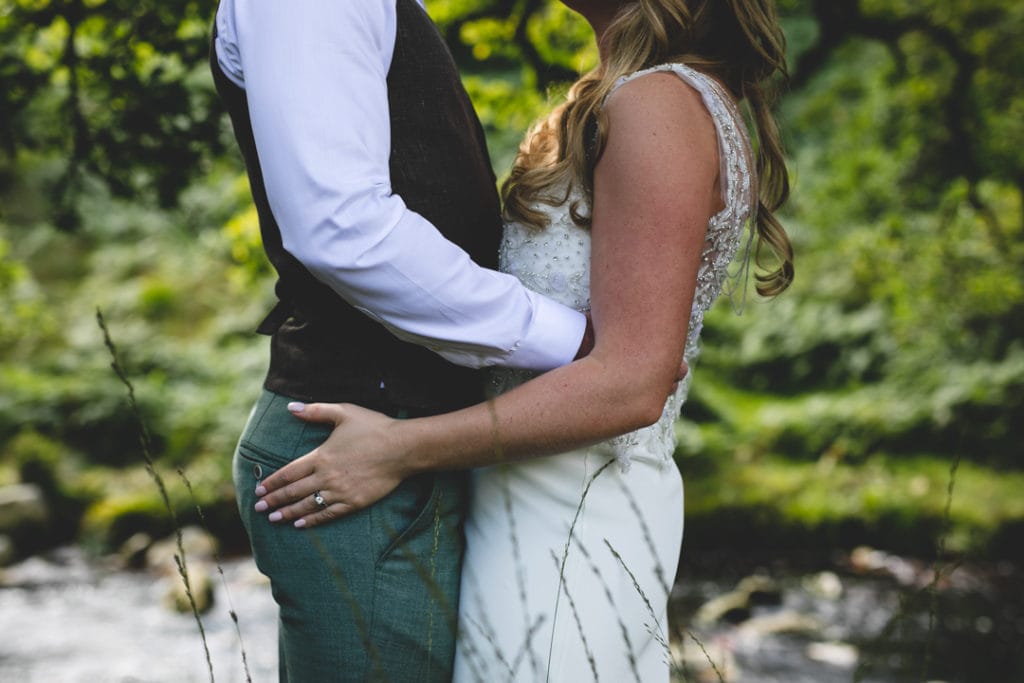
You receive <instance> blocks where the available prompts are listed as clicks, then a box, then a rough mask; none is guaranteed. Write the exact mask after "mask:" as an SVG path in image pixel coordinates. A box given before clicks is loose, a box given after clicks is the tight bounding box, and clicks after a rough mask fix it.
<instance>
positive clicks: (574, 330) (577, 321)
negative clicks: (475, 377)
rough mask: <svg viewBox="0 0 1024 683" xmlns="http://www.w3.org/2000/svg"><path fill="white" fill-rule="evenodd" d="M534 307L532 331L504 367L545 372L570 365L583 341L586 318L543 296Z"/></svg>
mask: <svg viewBox="0 0 1024 683" xmlns="http://www.w3.org/2000/svg"><path fill="white" fill-rule="evenodd" d="M533 304H534V309H533V321H532V323H531V325H530V328H529V331H528V332H527V334H526V336H525V337H523V339H521V340H520V341H519V343H518V344H516V347H515V348H514V349H512V351H511V352H510V353H509V354H508V356H507V357H506V358H505V360H504V361H503V362H502V365H504V366H505V367H510V368H525V369H529V370H541V371H545V370H552V369H554V368H558V367H561V366H563V365H567V364H568V363H571V362H572V360H573V359H574V358H575V357H576V352H577V351H579V348H580V342H581V341H583V333H584V331H585V330H586V327H587V318H586V316H585V315H583V314H582V313H580V312H579V311H575V310H573V309H571V308H569V307H568V306H563V305H562V304H560V303H557V302H555V301H552V300H551V299H548V298H545V297H542V296H537V297H534V300H533Z"/></svg>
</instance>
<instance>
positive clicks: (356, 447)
mask: <svg viewBox="0 0 1024 683" xmlns="http://www.w3.org/2000/svg"><path fill="white" fill-rule="evenodd" d="M288 410H290V411H291V413H292V414H293V415H294V416H295V417H297V418H299V419H301V420H306V421H307V422H329V423H332V424H333V425H334V431H333V432H331V435H330V436H329V437H328V438H327V440H326V441H325V442H324V443H322V444H320V446H318V447H317V448H315V449H313V450H312V451H310V452H309V453H307V454H306V455H304V456H302V457H301V458H298V459H296V460H293V461H292V462H291V463H289V464H287V465H285V466H284V467H282V468H281V469H279V470H278V471H277V472H275V473H274V474H272V475H270V476H269V477H267V478H266V479H264V480H263V481H262V482H261V483H260V485H259V486H258V487H257V488H256V495H257V496H259V497H260V499H259V501H258V502H257V503H256V511H257V512H264V511H267V510H270V511H271V513H270V515H269V519H270V521H271V522H292V523H293V524H294V525H295V526H296V527H299V528H303V527H306V528H308V527H313V526H316V525H318V524H323V523H325V522H330V521H331V520H334V519H337V518H339V517H343V516H345V515H347V514H351V513H353V512H355V511H356V510H360V509H362V508H364V507H367V506H368V505H371V504H373V503H375V502H377V501H378V500H380V499H381V498H383V497H384V496H386V495H387V494H389V493H391V491H393V490H394V489H395V487H396V486H398V484H399V483H400V482H401V481H402V480H403V479H404V478H405V477H406V476H408V475H409V474H412V472H411V471H410V470H408V469H407V467H406V465H405V463H404V462H403V460H404V457H403V456H404V449H403V448H402V446H401V444H400V442H399V441H398V439H396V438H395V435H394V427H395V425H396V424H398V423H399V422H400V421H399V420H394V419H392V418H390V417H387V416H385V415H382V414H380V413H377V412H374V411H372V410H367V409H365V408H360V407H359V406H355V405H351V404H347V403H312V404H309V405H306V404H302V403H289V404H288Z"/></svg>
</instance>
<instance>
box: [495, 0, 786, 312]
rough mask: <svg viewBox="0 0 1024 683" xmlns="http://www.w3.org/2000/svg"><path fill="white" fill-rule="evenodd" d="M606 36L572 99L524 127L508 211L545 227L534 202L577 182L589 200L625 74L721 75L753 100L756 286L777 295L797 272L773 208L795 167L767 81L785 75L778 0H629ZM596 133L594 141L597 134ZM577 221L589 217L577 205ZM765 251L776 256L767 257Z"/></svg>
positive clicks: (561, 198)
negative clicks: (790, 166) (607, 104)
mask: <svg viewBox="0 0 1024 683" xmlns="http://www.w3.org/2000/svg"><path fill="white" fill-rule="evenodd" d="M602 40H603V41H605V42H606V44H607V47H608V48H609V49H608V50H607V53H608V55H609V57H608V58H607V59H606V60H604V61H603V62H602V63H601V65H599V66H598V67H597V68H595V69H594V70H592V71H591V72H589V73H587V74H585V75H584V76H583V77H581V78H580V79H579V80H578V81H576V83H575V84H574V85H573V86H572V88H570V90H569V94H568V97H567V98H566V101H565V102H564V103H562V104H560V105H559V106H558V107H556V108H555V109H554V110H553V111H552V112H551V114H550V115H549V116H548V117H546V118H545V119H543V120H542V121H540V122H539V123H538V124H536V125H535V126H534V127H533V128H532V129H531V130H530V132H529V133H528V134H527V136H526V138H525V140H524V141H523V143H522V145H520V148H519V153H518V155H517V157H516V161H515V163H514V165H513V168H512V171H511V173H510V175H509V177H508V179H507V180H506V181H505V183H504V185H503V186H502V196H503V199H504V201H505V211H506V214H507V215H508V216H509V217H510V218H511V219H513V220H516V221H520V222H523V223H525V224H527V225H533V226H536V227H538V228H543V227H546V225H547V219H546V216H545V214H544V212H543V211H541V210H539V209H538V208H537V204H538V203H541V204H549V205H556V204H560V203H562V202H565V201H567V200H568V198H569V192H570V188H573V187H575V188H577V189H578V190H579V191H581V192H582V195H583V197H584V198H585V201H586V205H587V206H590V205H591V200H592V198H593V190H594V177H593V176H594V165H595V163H596V160H597V159H599V158H600V156H601V152H602V151H603V149H604V145H605V141H606V139H607V134H608V126H607V121H606V120H605V116H604V113H603V111H602V104H603V102H604V100H605V97H607V95H608V93H610V92H611V90H612V88H613V87H614V85H615V83H616V81H617V80H618V79H619V78H620V77H622V76H625V75H628V74H631V73H633V72H635V71H639V70H641V69H645V68H648V67H651V66H656V65H658V64H664V63H667V62H677V63H684V64H687V65H688V66H690V67H691V68H694V69H697V70H699V71H702V72H703V73H706V74H708V75H709V76H711V77H713V78H715V79H717V80H718V81H719V82H721V83H722V84H723V85H724V86H725V87H726V88H727V89H728V90H729V92H730V93H731V94H732V95H733V96H734V97H735V98H736V99H737V100H738V101H740V102H746V105H747V108H748V111H749V115H750V118H751V120H752V123H753V127H754V129H755V131H756V151H757V164H756V173H757V178H758V183H757V187H758V199H757V212H756V216H755V217H754V225H753V230H754V233H755V234H756V236H757V248H756V250H755V254H756V256H755V262H756V263H757V266H758V268H759V269H761V270H762V271H763V272H759V273H758V274H757V275H756V279H757V287H756V288H757V292H758V294H760V295H762V296H774V295H776V294H779V293H781V292H782V291H784V290H785V289H786V288H787V287H788V286H789V285H790V283H791V282H792V280H793V272H794V271H793V248H792V245H791V244H790V241H789V237H788V236H787V235H786V231H785V229H784V228H783V227H782V225H781V223H779V221H778V219H777V218H776V217H775V211H776V210H777V209H778V208H779V207H781V206H782V204H784V203H785V201H786V199H787V198H788V197H789V173H788V172H787V170H786V164H785V158H784V154H783V150H782V144H781V141H780V135H779V129H778V127H777V125H776V123H775V117H774V116H773V114H772V100H773V98H772V89H771V87H770V80H771V79H772V78H773V77H775V76H781V77H782V79H785V78H786V77H787V75H788V74H787V70H786V61H785V37H784V36H783V34H782V30H781V28H780V26H779V23H778V19H777V17H776V13H775V3H774V1H773V0H635V1H633V2H626V3H625V4H624V5H623V6H622V8H621V9H620V10H619V11H618V13H617V14H616V16H615V19H614V20H613V21H612V23H611V24H610V25H609V26H608V28H607V30H606V32H605V34H604V36H603V37H602ZM595 140H596V143H595ZM570 210H571V212H572V217H573V220H574V221H575V222H576V223H577V224H578V225H581V226H587V225H589V216H588V215H586V214H585V213H584V212H582V211H581V210H580V207H579V206H578V205H576V204H574V205H573V206H571V207H570ZM765 250H767V251H768V252H769V258H765Z"/></svg>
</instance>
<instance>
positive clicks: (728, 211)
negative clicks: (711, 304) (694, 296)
mask: <svg viewBox="0 0 1024 683" xmlns="http://www.w3.org/2000/svg"><path fill="white" fill-rule="evenodd" d="M662 71H664V72H671V73H674V74H676V75H677V76H679V78H680V79H682V80H683V81H684V82H685V83H686V84H687V85H689V86H690V87H691V88H693V89H694V90H696V91H697V92H698V93H699V94H700V96H701V100H702V102H703V103H704V106H705V107H706V108H707V110H708V112H709V113H710V114H711V119H712V121H713V122H714V124H715V131H716V132H717V134H718V149H719V161H720V164H721V167H720V169H719V174H720V175H719V177H720V178H721V179H722V185H723V186H722V197H723V200H724V202H725V208H723V209H722V211H720V212H719V213H718V214H716V215H715V216H714V217H713V218H712V224H711V225H712V226H714V228H717V229H720V230H725V231H728V232H733V231H737V230H738V231H741V230H742V228H743V226H744V225H745V224H747V223H748V221H749V222H750V231H749V234H748V236H747V240H746V245H745V246H744V247H743V252H744V253H743V256H742V263H741V264H740V266H739V272H737V273H736V274H735V275H734V276H731V277H732V278H734V280H735V281H734V282H732V283H731V286H729V287H728V289H727V293H728V295H729V297H730V299H732V298H733V296H732V295H733V292H734V291H735V290H736V289H741V290H742V291H743V292H745V291H746V282H745V281H746V279H747V277H748V273H749V263H750V250H751V245H752V242H753V237H754V230H753V220H752V219H753V218H754V217H755V216H756V215H757V178H756V175H755V173H754V160H753V151H752V148H753V146H752V144H751V142H750V135H749V133H748V132H747V124H746V122H745V121H744V119H743V115H742V114H741V113H740V110H739V107H738V106H737V105H736V102H735V101H734V100H733V98H732V96H731V95H730V94H729V92H728V91H727V90H726V88H725V86H723V85H722V84H721V83H720V82H718V80H716V79H715V78H712V77H711V76H709V75H707V74H705V73H703V72H701V71H698V70H697V69H694V68H693V67H690V66H687V65H686V64H679V63H667V64H659V65H657V66H652V67H650V68H647V69H641V70H640V71H635V72H633V73H631V74H628V75H626V76H622V77H621V78H619V79H618V81H616V82H615V85H613V86H612V89H611V90H610V91H609V92H608V95H607V96H606V97H605V101H606V102H607V100H608V97H611V96H612V94H613V93H615V91H617V90H618V89H619V88H621V87H622V86H623V85H625V84H626V83H629V82H630V81H632V80H635V79H637V78H642V77H643V76H646V75H648V74H652V73H657V72H662ZM709 229H710V226H709ZM733 305H734V307H737V305H736V302H735V301H733ZM741 308H742V302H741V303H740V304H739V306H738V307H737V312H739V309H741Z"/></svg>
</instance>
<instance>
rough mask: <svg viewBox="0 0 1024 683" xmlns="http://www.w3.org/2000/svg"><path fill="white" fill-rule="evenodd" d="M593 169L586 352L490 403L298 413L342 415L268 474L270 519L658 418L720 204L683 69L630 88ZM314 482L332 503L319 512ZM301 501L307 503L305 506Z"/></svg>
mask: <svg viewBox="0 0 1024 683" xmlns="http://www.w3.org/2000/svg"><path fill="white" fill-rule="evenodd" d="M606 111H607V115H608V122H609V131H610V133H609V136H608V142H607V145H606V148H605V151H604V153H603V155H602V157H601V159H600V160H599V162H598V164H597V166H596V169H595V176H594V205H593V225H592V240H591V250H592V251H591V304H592V316H593V321H594V327H595V329H596V330H597V336H596V340H595V345H594V349H593V351H592V352H591V353H590V355H589V356H587V357H585V358H583V359H581V360H578V361H576V362H573V363H571V364H569V365H566V366H564V367H561V368H558V369H555V370H552V371H550V372H548V373H545V374H543V375H541V376H539V377H537V378H536V379H533V380H531V381H530V382H528V383H526V384H524V385H522V386H520V387H517V388H516V389H513V390H512V391H509V392H507V393H505V394H502V395H501V396H498V397H497V398H495V399H494V400H492V401H488V402H486V403H482V404H479V405H475V406H472V407H470V408H466V409H463V410H459V411H456V412H453V413H448V414H445V415H439V416H436V417H430V418H422V419H413V420H392V419H390V418H387V417H384V416H382V415H379V414H377V413H373V412H372V411H368V410H365V409H361V408H358V407H356V406H352V405H344V404H342V405H328V404H315V405H310V406H305V407H304V408H302V410H301V412H297V413H296V414H297V415H298V416H299V417H301V418H303V419H307V420H312V421H330V422H334V423H335V424H336V425H337V429H336V430H335V432H334V433H333V434H332V435H331V437H330V438H329V439H328V440H327V441H326V442H325V443H324V444H323V445H321V446H320V447H318V448H316V449H314V450H313V451H312V452H310V453H309V454H307V455H306V456H303V457H302V458H299V459H298V460H296V461H294V462H293V463H291V464H289V465H288V466H286V467H284V468H282V469H281V470H279V471H278V472H276V473H275V474H274V475H272V476H270V477H268V478H267V479H266V480H265V481H264V482H263V484H262V487H263V488H264V489H265V490H266V493H265V495H263V497H262V500H261V504H260V505H258V507H260V509H275V510H276V511H275V513H274V514H273V515H272V516H271V520H272V521H279V520H299V521H298V522H297V525H298V526H313V525H314V524H317V523H322V522H325V521H328V520H330V519H333V518H335V517H336V516H338V515H342V514H346V513H348V512H352V511H354V510H356V509H360V508H362V507H365V506H366V505H369V504H371V503H373V502H375V501H376V500H378V499H380V498H381V497H383V496H384V495H386V494H387V493H388V492H390V491H391V490H392V489H393V488H394V487H395V486H397V484H398V482H400V481H401V480H402V479H404V478H406V477H408V476H410V475H412V474H415V473H416V472H419V471H424V470H445V469H458V468H467V467H476V466H481V465H487V464H493V463H497V462H504V461H511V460H516V459H521V458H525V457H536V456H542V455H550V454H554V453H559V452H564V451H567V450H572V449H575V448H579V447H581V446H585V445H589V444H592V443H596V442H598V441H602V440H604V439H607V438H609V437H612V436H616V435H618V434H622V433H625V432H629V431H632V430H634V429H638V428H640V427H644V426H646V425H650V424H652V423H654V422H656V421H657V420H658V418H659V417H660V416H661V413H662V410H663V407H664V403H665V397H666V396H667V395H668V394H669V390H670V387H671V385H672V384H673V382H675V381H676V378H677V371H678V367H679V360H680V358H681V357H682V354H683V347H684V344H685V341H686V334H687V327H688V324H689V314H690V308H691V305H692V302H693V297H694V291H695V288H696V280H697V270H698V267H699V265H700V254H701V249H702V247H703V244H704V236H705V231H706V228H707V223H708V219H709V217H710V216H711V215H712V213H713V212H714V211H716V210H717V209H718V208H719V207H720V205H721V198H720V196H719V192H718V189H717V185H718V182H717V181H718V168H719V163H718V141H717V137H716V132H715V128H714V124H713V122H712V120H711V117H710V115H709V114H708V113H707V110H706V109H705V108H704V105H703V103H702V102H701V99H700V96H699V95H698V94H697V93H696V91H694V90H692V89H691V88H690V87H689V86H687V85H686V84H685V83H683V82H682V81H681V80H680V79H679V78H678V77H677V76H675V75H674V74H659V73H655V74H651V75H648V76H645V77H642V78H639V79H636V80H634V81H631V82H630V83H627V84H626V85H624V86H622V88H620V89H619V90H618V91H616V93H615V94H614V95H613V96H612V97H611V98H610V99H609V101H608V103H607V105H606ZM315 491H322V492H324V493H323V495H324V498H325V499H326V500H327V502H328V503H330V505H329V506H328V507H327V508H326V509H323V510H318V509H317V506H316V505H315V504H314V503H313V501H312V494H313V493H314V492H315ZM296 501H297V502H296Z"/></svg>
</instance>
